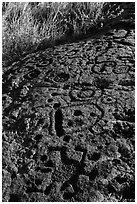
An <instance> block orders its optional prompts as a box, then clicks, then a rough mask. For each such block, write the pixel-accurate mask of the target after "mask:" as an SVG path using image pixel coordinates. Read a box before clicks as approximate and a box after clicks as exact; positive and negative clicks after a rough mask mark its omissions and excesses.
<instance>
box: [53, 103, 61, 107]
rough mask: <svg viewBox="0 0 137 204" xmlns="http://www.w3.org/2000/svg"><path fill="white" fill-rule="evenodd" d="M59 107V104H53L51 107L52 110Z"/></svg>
mask: <svg viewBox="0 0 137 204" xmlns="http://www.w3.org/2000/svg"><path fill="white" fill-rule="evenodd" d="M60 106H61V104H60V103H55V104H54V105H53V108H59V107H60Z"/></svg>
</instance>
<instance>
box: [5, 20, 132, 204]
mask: <svg viewBox="0 0 137 204" xmlns="http://www.w3.org/2000/svg"><path fill="white" fill-rule="evenodd" d="M134 34H135V30H134V28H132V27H130V26H129V27H127V26H125V27H124V26H123V24H122V25H121V27H120V24H119V26H118V28H117V26H116V28H113V29H111V31H108V32H105V33H104V35H102V36H101V37H100V38H95V39H87V40H85V41H81V42H77V43H72V44H66V45H61V46H58V47H54V48H49V49H47V50H45V51H39V52H37V53H33V54H30V55H27V56H26V57H24V58H22V59H20V60H19V61H17V62H15V63H13V64H12V65H11V66H9V67H8V68H7V71H5V72H4V74H3V98H2V102H3V201H10V202H15V201H22V202H29V201H30V202H34V201H35V202H40V201H41V202H49V201H50V202H51V201H56V202H57V201H60V202H63V201H65V202H66V201H70V202H74V201H78V202H79V201H81V202H88V201H89V202H102V201H113V202H114V201H134V142H135V138H134V134H135V133H134V129H135V126H134V125H135V111H134V108H135V102H134V91H135V90H134V83H135V79H134V71H135V57H134V55H135V46H134V42H135V39H134V37H135V36H134Z"/></svg>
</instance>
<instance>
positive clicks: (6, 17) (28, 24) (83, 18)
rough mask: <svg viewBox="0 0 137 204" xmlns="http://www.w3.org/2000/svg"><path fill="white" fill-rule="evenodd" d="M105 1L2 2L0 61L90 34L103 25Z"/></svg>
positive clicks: (10, 60) (11, 59)
mask: <svg viewBox="0 0 137 204" xmlns="http://www.w3.org/2000/svg"><path fill="white" fill-rule="evenodd" d="M104 5H105V6H106V3H104V2H66V3H65V2H41V3H36V2H35V3H30V2H9V3H6V2H3V4H2V43H3V45H2V47H3V52H2V53H3V62H4V61H5V62H9V63H11V62H12V61H14V60H16V59H18V58H19V57H20V56H23V55H25V54H27V53H31V52H34V51H37V50H40V49H46V48H47V47H49V46H54V45H57V44H59V43H62V42H67V41H72V40H74V39H78V38H82V37H83V36H85V35H89V34H90V35H92V34H95V33H96V32H97V30H98V29H99V28H101V26H102V25H103V24H102V23H101V22H103V21H104V20H105V19H106V16H105V15H104V13H103V9H104Z"/></svg>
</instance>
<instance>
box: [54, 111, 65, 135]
mask: <svg viewBox="0 0 137 204" xmlns="http://www.w3.org/2000/svg"><path fill="white" fill-rule="evenodd" d="M62 122H63V115H62V111H61V110H60V109H58V110H57V111H56V113H55V130H56V133H57V136H59V137H61V136H63V135H64V130H63V127H62Z"/></svg>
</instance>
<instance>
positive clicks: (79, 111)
mask: <svg viewBox="0 0 137 204" xmlns="http://www.w3.org/2000/svg"><path fill="white" fill-rule="evenodd" d="M80 115H82V111H81V110H75V111H74V116H80Z"/></svg>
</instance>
